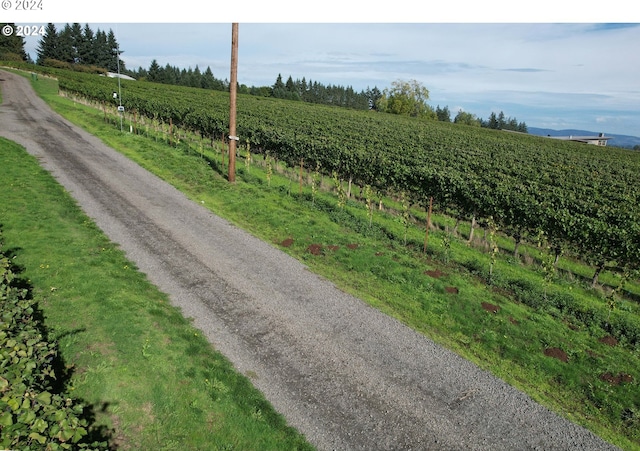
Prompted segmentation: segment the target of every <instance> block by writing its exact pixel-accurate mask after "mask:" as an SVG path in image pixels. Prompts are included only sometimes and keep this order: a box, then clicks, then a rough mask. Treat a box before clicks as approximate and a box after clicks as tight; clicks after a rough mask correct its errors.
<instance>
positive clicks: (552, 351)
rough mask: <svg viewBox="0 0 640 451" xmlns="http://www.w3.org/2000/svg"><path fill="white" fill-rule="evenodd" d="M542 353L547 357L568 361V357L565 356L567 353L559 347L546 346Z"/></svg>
mask: <svg viewBox="0 0 640 451" xmlns="http://www.w3.org/2000/svg"><path fill="white" fill-rule="evenodd" d="M544 355H546V356H547V357H553V358H554V359H558V360H561V361H562V362H568V361H569V357H568V356H567V353H566V352H564V351H563V350H562V349H560V348H547V349H545V350H544Z"/></svg>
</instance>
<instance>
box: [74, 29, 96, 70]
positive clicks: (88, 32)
mask: <svg viewBox="0 0 640 451" xmlns="http://www.w3.org/2000/svg"><path fill="white" fill-rule="evenodd" d="M94 40H95V35H94V33H93V30H92V29H91V27H89V24H85V25H84V28H83V29H82V39H81V41H80V44H79V45H78V58H79V59H80V63H81V64H86V65H89V66H90V65H95V64H96V62H97V58H96V52H95V46H94Z"/></svg>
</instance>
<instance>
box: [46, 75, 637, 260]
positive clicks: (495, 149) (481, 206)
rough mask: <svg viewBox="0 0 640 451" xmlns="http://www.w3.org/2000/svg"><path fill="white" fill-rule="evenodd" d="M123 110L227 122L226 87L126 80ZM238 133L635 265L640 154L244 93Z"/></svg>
mask: <svg viewBox="0 0 640 451" xmlns="http://www.w3.org/2000/svg"><path fill="white" fill-rule="evenodd" d="M58 77H59V82H60V88H61V89H63V90H65V91H68V92H73V93H75V94H78V95H81V96H84V97H87V98H90V99H94V100H97V101H100V102H105V103H112V104H113V103H114V98H113V92H114V91H116V89H115V88H116V87H117V83H116V82H115V81H114V80H113V79H106V78H100V77H96V76H94V75H87V74H67V73H64V74H63V73H61V74H59V75H58ZM121 87H122V88H121V89H122V91H121V92H122V102H123V104H124V105H125V107H126V108H127V110H128V111H136V112H137V114H141V115H145V116H148V117H150V118H154V119H157V120H162V121H166V122H169V121H170V122H171V123H172V124H174V125H176V126H180V127H184V128H186V129H189V130H193V131H195V132H198V133H200V134H201V135H202V136H203V137H205V136H206V137H213V136H222V135H224V134H225V133H226V132H227V130H228V116H229V98H228V95H227V94H225V93H221V92H215V91H204V90H199V89H194V88H185V87H175V86H166V85H157V84H153V83H144V82H130V81H129V82H127V81H123V82H122V84H121ZM237 123H238V133H237V134H238V135H239V136H240V138H241V140H242V142H248V143H249V144H250V146H251V148H252V149H253V151H257V152H267V151H268V152H269V154H270V155H271V156H273V157H276V158H278V159H279V160H282V161H286V162H288V163H289V164H291V165H297V164H299V162H300V161H303V162H304V164H305V165H306V166H307V167H309V168H311V169H315V168H316V165H320V167H321V168H322V170H323V171H324V172H325V173H326V174H332V173H333V172H335V173H337V174H338V175H339V176H340V177H341V178H343V179H350V180H353V181H354V182H355V183H357V184H359V185H361V186H365V185H370V186H372V187H374V189H376V190H378V191H387V190H388V191H394V192H405V193H407V195H408V196H410V199H411V201H412V203H414V204H420V205H426V202H427V200H428V199H429V198H430V197H433V199H434V201H435V202H436V203H437V204H438V205H439V206H440V208H443V209H444V208H446V209H449V210H450V211H452V212H455V214H457V215H458V216H459V217H463V218H464V217H466V218H471V217H475V218H487V219H488V218H491V220H492V221H494V222H495V223H496V224H497V225H498V226H499V227H500V228H501V229H503V230H504V231H505V232H507V233H511V234H512V235H514V236H516V235H517V236H524V235H527V234H528V235H530V236H537V235H539V234H540V233H541V232H544V234H545V235H546V237H548V239H549V241H550V243H552V244H553V246H555V247H556V248H558V251H560V250H562V249H568V250H571V251H572V252H575V253H577V254H579V255H581V256H583V257H584V258H585V259H586V260H587V261H589V262H591V263H594V264H596V265H604V264H605V263H608V264H616V265H618V266H619V267H622V268H627V269H638V267H639V265H640V155H639V154H638V153H634V152H631V151H625V150H623V149H616V148H611V147H609V148H602V147H597V146H587V145H579V144H575V143H569V142H562V141H557V140H550V139H546V138H540V137H533V136H528V135H517V134H511V133H505V132H500V131H495V130H485V129H480V130H478V129H475V128H474V129H468V128H466V127H463V126H460V125H455V124H447V123H440V122H425V121H419V120H414V119H411V118H404V117H398V116H389V115H385V114H379V113H375V112H362V111H353V110H346V109H340V108H332V107H323V106H319V105H308V104H304V103H301V102H290V101H283V100H277V99H268V98H259V97H252V96H239V98H238V118H237Z"/></svg>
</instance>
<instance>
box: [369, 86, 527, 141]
mask: <svg viewBox="0 0 640 451" xmlns="http://www.w3.org/2000/svg"><path fill="white" fill-rule="evenodd" d="M428 100H429V90H428V89H427V88H426V87H424V86H423V85H422V83H420V82H419V81H417V80H409V81H405V80H396V81H394V82H393V83H391V87H390V88H386V89H385V90H384V91H383V92H381V93H380V92H379V95H378V96H377V97H376V99H375V101H374V102H375V103H374V109H376V110H378V111H383V112H385V113H391V114H399V115H403V116H412V117H418V118H423V119H429V120H437V121H441V122H454V123H456V124H463V125H469V126H473V127H483V128H492V129H496V130H510V131H515V132H521V133H528V129H527V124H525V123H524V122H518V120H517V119H516V118H515V117H506V116H505V114H504V112H503V111H500V113H498V114H496V113H494V112H492V113H491V114H490V115H489V119H487V120H484V119H482V118H479V117H477V116H476V115H475V114H473V113H469V112H466V111H463V110H460V111H458V113H457V114H456V116H455V118H454V119H453V120H452V119H451V111H450V110H449V107H448V106H445V107H442V108H441V107H440V105H438V106H437V107H436V108H435V109H434V108H433V107H431V106H430V105H429V104H428Z"/></svg>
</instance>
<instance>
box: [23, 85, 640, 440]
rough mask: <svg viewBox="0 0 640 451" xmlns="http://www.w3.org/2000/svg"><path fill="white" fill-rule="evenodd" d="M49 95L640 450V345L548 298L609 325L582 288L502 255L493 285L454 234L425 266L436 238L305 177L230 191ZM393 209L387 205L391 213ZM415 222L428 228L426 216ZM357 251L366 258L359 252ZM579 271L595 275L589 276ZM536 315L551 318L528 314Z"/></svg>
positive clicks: (177, 178) (212, 167)
mask: <svg viewBox="0 0 640 451" xmlns="http://www.w3.org/2000/svg"><path fill="white" fill-rule="evenodd" d="M48 83H49V82H48V81H47V82H45V81H41V82H38V83H36V84H35V85H36V87H37V88H38V89H41V88H42V87H45V88H46V90H48V93H46V92H45V93H44V97H45V98H47V100H48V101H49V102H50V103H51V104H52V105H53V106H54V108H55V109H56V110H58V111H60V112H61V113H62V114H64V115H65V116H67V117H68V118H69V119H70V120H72V121H74V122H76V123H78V124H80V125H82V126H83V127H85V128H87V129H88V130H89V131H91V132H92V133H94V134H95V135H97V136H99V137H100V138H101V139H103V140H104V141H105V142H106V143H107V144H109V145H110V146H112V147H114V148H116V149H118V150H119V151H121V152H123V153H124V154H125V155H127V156H129V157H130V158H132V159H134V160H135V161H137V162H138V163H139V164H141V165H142V166H144V167H146V168H147V169H149V170H151V171H152V172H154V173H156V174H158V175H160V176H161V177H162V178H164V179H165V180H167V181H169V182H170V183H172V184H174V185H175V186H176V187H178V188H179V189H181V190H182V191H184V192H185V193H186V194H187V195H188V196H190V197H191V198H192V199H193V200H195V201H197V202H202V203H204V205H206V206H208V207H209V208H210V209H211V210H212V211H214V212H215V213H217V214H220V215H221V216H223V217H226V218H228V219H230V220H232V221H233V222H235V223H236V224H238V225H239V226H241V227H243V228H245V229H247V230H250V231H251V232H252V233H254V234H255V235H256V236H259V237H260V238H262V239H264V240H266V241H268V242H271V243H274V245H276V246H278V244H279V243H281V242H282V241H283V240H284V239H286V238H292V239H293V243H292V245H291V246H290V247H283V246H281V248H282V249H283V250H285V251H286V252H288V253H290V254H291V255H293V256H295V257H296V258H299V259H301V260H303V261H304V262H305V263H306V264H307V265H309V266H310V267H311V268H312V269H313V270H314V271H316V272H318V273H320V274H322V275H324V276H326V277H328V278H330V279H331V280H333V281H334V282H335V283H336V284H337V285H338V286H339V287H341V288H342V289H344V290H345V291H348V292H351V293H353V294H356V295H357V296H359V297H361V298H362V299H364V300H366V301H368V302H369V303H371V304H372V305H373V306H375V307H377V308H379V309H380V310H382V311H384V312H386V313H388V314H390V315H392V316H394V317H396V318H398V319H400V320H401V321H403V322H405V323H406V324H408V325H409V326H411V327H413V328H415V329H416V330H418V331H420V332H422V333H424V334H425V335H427V336H429V337H431V338H432V339H434V340H435V341H436V342H438V343H441V344H443V345H445V346H447V347H448V348H450V349H453V350H454V351H456V352H458V353H459V354H461V355H462V356H464V357H466V358H468V359H470V360H472V361H474V362H476V363H477V364H478V365H480V366H481V367H483V368H485V369H488V370H490V371H491V372H493V373H494V374H496V375H498V376H499V377H501V378H503V379H504V380H506V381H507V382H509V383H511V384H512V385H514V386H516V387H518V388H520V389H522V390H523V391H525V392H527V393H528V394H529V395H530V396H531V397H533V398H534V399H536V400H538V401H540V402H541V403H543V404H544V405H546V406H548V407H549V408H551V409H552V410H555V411H557V412H559V413H561V414H563V415H564V416H566V417H568V418H569V419H571V420H573V421H575V422H577V423H579V424H582V425H585V426H586V427H588V428H590V429H591V430H593V431H594V432H595V433H597V434H599V435H600V436H602V437H603V438H605V439H607V440H609V441H611V442H613V443H615V444H617V445H618V446H621V447H622V448H625V449H640V432H639V430H640V390H638V378H639V377H640V359H639V350H638V345H637V344H634V343H631V342H629V341H625V337H624V336H623V337H620V338H621V340H620V343H619V345H618V346H616V347H609V346H607V345H605V344H603V343H601V342H600V341H599V338H601V337H603V336H605V335H607V334H608V333H607V331H605V330H604V329H603V328H602V327H601V326H600V324H599V323H595V322H590V321H585V320H584V319H583V318H579V317H576V315H575V314H573V313H571V311H568V310H563V309H562V308H559V307H558V306H557V305H558V304H557V303H556V304H552V303H550V302H548V300H547V297H546V296H544V297H543V296H542V294H544V293H548V297H549V298H551V297H552V296H555V298H554V299H560V300H562V299H563V298H562V295H570V296H571V297H572V299H576V302H580V303H583V304H584V305H586V306H588V307H589V308H590V309H595V310H597V311H598V312H600V313H601V314H602V315H606V314H607V313H608V310H607V309H606V307H605V304H604V295H603V294H602V293H601V292H600V291H598V290H593V289H591V288H590V287H589V286H588V285H585V284H583V283H581V281H580V278H571V277H568V278H567V277H555V278H554V279H553V281H552V283H550V284H548V286H547V284H546V283H545V279H544V273H542V272H541V271H540V270H539V268H538V267H537V265H525V264H523V263H522V262H521V261H520V260H516V259H513V258H512V257H510V256H508V255H499V257H498V260H497V264H496V268H495V272H494V277H493V285H488V284H487V283H486V277H484V276H486V272H487V270H488V266H489V255H487V254H486V253H483V252H481V251H479V250H478V249H477V248H475V247H471V246H468V245H466V243H465V242H464V240H463V239H460V238H458V237H452V238H451V240H450V244H449V245H448V246H446V245H445V243H446V241H445V237H446V236H447V234H446V233H445V232H444V231H442V230H438V231H432V232H431V233H430V238H429V249H428V252H427V254H426V255H423V254H422V252H421V250H422V243H423V239H424V230H421V229H420V228H419V227H415V226H414V225H411V226H410V227H409V229H408V235H407V242H408V243H407V245H406V246H405V245H404V244H403V241H404V229H405V226H404V224H403V223H402V221H401V219H400V218H399V217H398V216H397V215H391V214H383V213H381V212H378V211H374V214H373V225H372V226H371V227H369V219H368V217H367V213H366V210H365V208H364V206H363V205H362V204H361V203H358V202H353V201H348V202H347V205H346V207H345V208H344V209H340V208H338V206H337V201H336V197H335V195H334V194H332V193H327V192H322V191H321V192H319V193H318V194H317V195H316V196H315V198H314V197H313V196H312V194H311V190H310V188H309V187H308V186H305V188H304V193H303V195H302V196H299V195H298V194H297V193H298V185H297V181H296V180H293V178H294V177H295V176H294V175H293V174H295V173H296V171H295V170H290V171H289V175H290V177H284V176H283V175H282V174H280V173H279V172H278V171H275V173H274V174H273V177H272V179H271V181H270V182H269V181H268V180H267V177H266V175H265V172H264V170H263V168H262V167H259V166H258V165H257V164H255V163H254V164H253V165H252V166H251V167H250V168H249V169H247V168H245V167H244V164H243V163H242V161H241V160H240V161H238V181H237V182H236V183H235V184H234V185H229V184H228V183H227V182H226V181H225V179H224V177H222V176H221V174H225V169H224V168H223V167H221V166H220V163H219V159H220V157H219V155H217V154H215V153H213V151H212V150H205V155H204V158H203V157H201V156H200V155H199V151H197V150H187V149H186V147H182V146H178V148H173V147H169V146H167V145H166V144H165V143H164V142H163V141H162V139H159V140H156V139H153V138H151V139H149V138H144V137H141V136H135V135H131V134H129V133H124V134H121V133H120V132H119V127H117V126H116V124H113V123H112V124H110V123H105V122H104V121H103V113H102V112H100V111H95V110H92V109H91V108H86V107H83V106H81V105H77V104H74V103H73V102H71V101H69V100H68V99H62V98H59V97H58V96H57V95H56V89H55V85H53V84H51V86H49V87H47V86H46V85H47V84H48ZM325 185H326V186H330V185H331V181H329V180H325ZM391 204H392V202H390V201H389V200H385V205H391ZM396 209H397V205H396ZM414 214H415V215H416V216H421V215H422V216H421V218H423V217H424V212H423V213H420V212H414ZM421 220H422V219H421ZM435 221H436V222H437V223H438V224H439V226H440V227H441V228H444V225H445V224H448V225H449V226H451V225H452V224H453V221H452V220H451V219H450V218H446V217H442V216H439V215H436V217H435ZM462 230H465V229H464V228H463V229H462ZM467 230H468V229H467ZM311 244H322V245H323V246H324V248H323V252H322V253H321V255H317V256H316V255H312V254H311V253H309V252H308V247H309V245H311ZM350 244H357V247H356V248H355V249H350V248H349V245H350ZM329 246H338V248H337V249H335V250H332V249H331V248H329ZM500 246H501V247H502V248H505V249H508V247H509V242H508V240H505V239H503V238H500ZM522 252H523V253H529V255H530V259H531V260H532V261H535V259H536V258H538V259H540V258H541V257H540V256H541V254H540V250H537V249H534V248H531V247H523V249H522ZM563 262H564V259H563ZM571 264H572V265H574V266H575V267H576V271H578V270H580V271H584V272H585V274H588V272H589V269H588V268H587V267H586V266H584V265H579V264H578V263H571ZM433 269H438V270H440V271H442V272H443V273H445V275H444V276H443V277H441V278H433V277H429V276H428V275H426V274H425V271H426V270H433ZM587 277H588V276H587ZM448 287H456V288H457V289H458V291H459V292H458V294H452V293H448V292H447V288H448ZM482 302H489V303H491V304H494V305H497V306H499V307H500V310H499V312H498V313H496V314H493V313H489V312H487V311H486V310H484V309H483V308H482V305H481V303H482ZM534 303H538V304H539V306H538V307H536V308H532V307H531V305H528V304H534ZM538 304H536V305H538ZM611 315H612V318H618V317H630V318H635V319H636V320H637V318H638V317H639V316H640V315H639V314H638V305H637V303H636V302H633V301H629V300H619V301H618V305H617V308H616V310H615V311H614V312H612V313H611ZM144 343H146V341H145V342H144ZM144 343H143V344H140V345H139V346H143V345H144ZM548 347H559V348H561V349H563V350H565V351H566V352H567V354H568V356H569V361H568V363H564V362H560V361H559V360H556V359H553V358H550V357H547V356H545V355H544V354H543V351H544V350H545V348H548ZM606 372H609V373H611V374H613V375H618V374H620V373H624V374H630V375H632V377H633V380H632V381H631V382H627V383H622V384H619V385H616V386H613V385H610V384H608V383H607V382H605V381H603V380H601V377H600V376H601V375H602V374H604V373H606Z"/></svg>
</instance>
